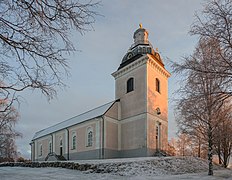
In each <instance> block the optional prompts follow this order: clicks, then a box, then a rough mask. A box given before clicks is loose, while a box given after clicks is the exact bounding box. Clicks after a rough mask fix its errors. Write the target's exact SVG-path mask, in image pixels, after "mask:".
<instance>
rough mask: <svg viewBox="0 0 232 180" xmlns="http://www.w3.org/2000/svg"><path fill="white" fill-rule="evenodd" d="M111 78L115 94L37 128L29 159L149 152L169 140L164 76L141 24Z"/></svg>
mask: <svg viewBox="0 0 232 180" xmlns="http://www.w3.org/2000/svg"><path fill="white" fill-rule="evenodd" d="M133 38H134V43H133V44H132V46H131V47H130V48H129V50H128V51H127V53H126V55H125V56H124V57H123V59H122V62H121V64H120V65H119V67H118V69H117V70H116V71H115V72H114V73H112V76H113V77H114V79H115V100H114V101H112V102H109V103H107V104H104V105H102V106H100V107H97V108H95V109H92V110H89V111H87V112H85V113H83V114H80V115H77V116H75V117H72V118H70V119H68V120H65V121H63V122H60V123H58V124H56V125H54V126H51V127H48V128H46V129H43V130H41V131H38V132H36V133H35V135H34V137H33V139H32V141H31V143H30V145H31V152H32V154H31V156H32V157H31V158H32V161H44V160H54V159H52V158H54V157H55V158H57V159H63V160H64V159H66V160H78V159H105V158H122V157H142V156H152V155H154V153H155V152H156V151H157V150H163V151H165V150H166V149H167V144H168V78H169V77H170V73H169V72H168V71H167V70H166V69H165V67H164V64H163V61H162V59H161V57H160V55H159V53H158V52H157V51H156V50H154V49H153V47H152V45H151V44H150V42H149V41H148V31H147V30H146V29H144V28H143V27H142V26H141V25H140V28H139V29H137V30H136V31H135V33H134V36H133Z"/></svg>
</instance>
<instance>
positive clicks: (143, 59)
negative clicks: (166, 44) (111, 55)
mask: <svg viewBox="0 0 232 180" xmlns="http://www.w3.org/2000/svg"><path fill="white" fill-rule="evenodd" d="M157 61H158V60H156V59H155V58H154V57H153V56H151V55H149V54H147V55H145V56H142V57H140V58H139V59H137V60H135V61H134V62H132V63H130V64H128V65H127V66H125V67H123V68H122V69H119V70H118V71H115V72H114V73H112V74H111V75H112V76H113V77H114V78H115V79H117V78H119V77H121V76H123V75H124V74H127V73H128V72H130V71H132V70H134V69H136V68H138V67H139V66H142V65H144V64H148V65H150V66H151V67H152V68H153V69H155V70H156V71H158V72H159V73H160V74H162V75H164V76H165V77H166V78H169V77H170V76H171V74H170V73H169V72H168V71H167V70H166V69H165V68H164V67H162V66H161V65H160V64H159V63H158V62H157Z"/></svg>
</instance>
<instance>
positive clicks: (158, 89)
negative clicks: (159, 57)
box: [155, 78, 160, 93]
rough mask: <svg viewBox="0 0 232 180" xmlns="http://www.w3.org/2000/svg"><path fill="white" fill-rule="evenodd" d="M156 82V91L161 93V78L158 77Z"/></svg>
mask: <svg viewBox="0 0 232 180" xmlns="http://www.w3.org/2000/svg"><path fill="white" fill-rule="evenodd" d="M155 84H156V91H157V92H159V93H160V80H159V79H157V78H156V79H155Z"/></svg>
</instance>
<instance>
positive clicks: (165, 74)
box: [147, 54, 171, 78]
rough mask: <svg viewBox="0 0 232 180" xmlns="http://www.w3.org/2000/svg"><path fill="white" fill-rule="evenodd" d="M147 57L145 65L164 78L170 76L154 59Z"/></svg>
mask: <svg viewBox="0 0 232 180" xmlns="http://www.w3.org/2000/svg"><path fill="white" fill-rule="evenodd" d="M147 56H148V57H149V59H148V61H147V64H149V65H150V66H151V67H152V68H153V69H155V70H156V71H158V72H159V73H160V74H162V75H164V76H165V77H166V78H169V77H170V76H171V74H170V73H169V72H168V71H167V70H166V69H165V68H164V67H162V66H161V65H160V64H159V63H158V62H157V61H158V60H156V59H155V58H154V57H152V56H151V55H149V54H148V55H147Z"/></svg>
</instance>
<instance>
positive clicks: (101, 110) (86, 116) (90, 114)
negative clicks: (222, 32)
mask: <svg viewBox="0 0 232 180" xmlns="http://www.w3.org/2000/svg"><path fill="white" fill-rule="evenodd" d="M114 102H115V101H112V102H109V103H107V104H104V105H102V106H99V107H97V108H95V109H92V110H90V111H87V112H85V113H82V114H80V115H77V116H74V117H72V118H70V119H68V120H65V121H63V122H60V123H58V124H56V125H53V126H50V127H48V128H46V129H43V130H41V131H38V132H36V133H35V135H34V137H33V139H32V140H34V139H38V138H40V137H42V136H45V135H48V134H50V133H53V132H56V131H59V130H61V129H64V128H67V127H70V126H73V125H75V124H78V123H81V122H84V121H87V120H90V119H93V118H96V117H99V116H102V115H104V114H105V112H106V111H107V110H108V109H109V108H110V107H111V106H112V105H113V104H114Z"/></svg>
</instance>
